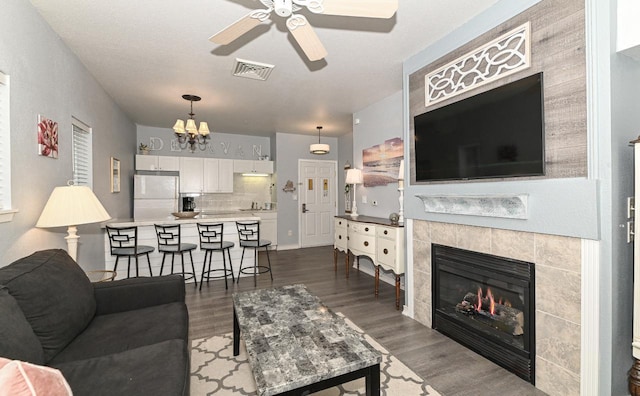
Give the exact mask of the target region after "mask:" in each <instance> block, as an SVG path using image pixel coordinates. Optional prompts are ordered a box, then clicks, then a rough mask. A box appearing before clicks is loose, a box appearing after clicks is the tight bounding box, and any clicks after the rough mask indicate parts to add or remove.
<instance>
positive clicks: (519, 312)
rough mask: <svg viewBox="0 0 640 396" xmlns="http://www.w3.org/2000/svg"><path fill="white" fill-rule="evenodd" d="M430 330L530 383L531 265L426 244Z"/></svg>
mask: <svg viewBox="0 0 640 396" xmlns="http://www.w3.org/2000/svg"><path fill="white" fill-rule="evenodd" d="M432 267H433V272H432V273H433V274H434V275H433V288H432V290H433V302H434V305H433V306H434V309H433V328H434V329H436V330H438V331H440V332H442V333H443V334H446V335H447V336H449V337H451V338H453V339H454V340H456V341H458V342H460V343H461V344H463V345H465V346H467V347H468V348H470V349H472V350H474V351H476V352H478V353H480V354H481V355H483V356H485V357H487V358H488V359H490V360H492V361H494V362H495V363H497V364H499V365H501V366H502V367H504V368H506V369H508V370H510V371H511V372H513V373H515V374H516V375H518V376H520V377H521V378H523V379H525V380H527V381H529V382H531V383H532V384H533V383H534V378H535V377H534V362H535V356H534V353H535V348H534V342H535V325H534V312H535V307H534V302H535V296H534V290H535V288H534V287H533V286H534V285H533V282H534V280H535V276H534V272H533V271H534V266H533V264H532V263H527V262H524V261H519V260H513V259H509V258H504V257H498V256H492V255H488V254H483V253H477V252H471V251H468V250H462V249H457V248H453V247H449V246H442V245H436V244H434V245H432Z"/></svg>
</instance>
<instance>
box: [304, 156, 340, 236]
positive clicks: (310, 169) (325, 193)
mask: <svg viewBox="0 0 640 396" xmlns="http://www.w3.org/2000/svg"><path fill="white" fill-rule="evenodd" d="M336 168H337V164H336V162H335V161H311V160H300V161H299V163H298V175H299V180H300V182H301V183H302V187H301V189H300V201H299V202H300V207H299V211H300V246H301V247H310V246H325V245H332V244H333V218H334V216H335V215H336V213H337V208H336V198H337V190H336V188H337V180H336Z"/></svg>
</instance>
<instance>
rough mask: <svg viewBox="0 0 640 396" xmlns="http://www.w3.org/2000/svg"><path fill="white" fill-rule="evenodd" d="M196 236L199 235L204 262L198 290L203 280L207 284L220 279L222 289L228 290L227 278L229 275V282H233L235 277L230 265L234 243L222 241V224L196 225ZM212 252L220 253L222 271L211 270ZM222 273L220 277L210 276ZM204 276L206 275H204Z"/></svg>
mask: <svg viewBox="0 0 640 396" xmlns="http://www.w3.org/2000/svg"><path fill="white" fill-rule="evenodd" d="M198 234H200V250H204V262H203V263H202V276H201V277H200V290H202V284H203V283H204V278H205V276H206V278H207V284H209V279H220V278H222V277H224V288H225V290H226V289H229V286H228V285H227V276H228V275H229V273H231V280H232V282H235V280H236V279H235V276H234V275H233V264H232V263H231V248H232V247H234V246H235V243H233V242H230V241H225V240H223V238H224V237H223V235H224V224H223V223H213V224H207V223H198ZM225 251H226V254H227V255H228V256H229V267H231V269H227V258H226V256H225ZM213 252H222V265H223V269H213V270H212V269H211V257H212V256H213ZM207 257H208V258H209V267H208V269H207ZM218 271H222V274H221V275H216V276H211V273H212V272H218ZM205 274H206V275H205Z"/></svg>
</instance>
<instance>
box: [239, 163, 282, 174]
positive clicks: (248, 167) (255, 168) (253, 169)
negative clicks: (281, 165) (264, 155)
mask: <svg viewBox="0 0 640 396" xmlns="http://www.w3.org/2000/svg"><path fill="white" fill-rule="evenodd" d="M233 172H234V173H266V174H268V175H270V174H272V173H273V161H252V160H233Z"/></svg>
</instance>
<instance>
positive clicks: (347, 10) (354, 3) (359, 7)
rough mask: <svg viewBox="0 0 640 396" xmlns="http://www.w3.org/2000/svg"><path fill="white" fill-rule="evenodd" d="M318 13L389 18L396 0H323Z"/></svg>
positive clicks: (395, 5)
mask: <svg viewBox="0 0 640 396" xmlns="http://www.w3.org/2000/svg"><path fill="white" fill-rule="evenodd" d="M320 8H321V10H318V11H314V9H312V7H309V10H310V11H312V12H317V13H319V14H326V15H343V16H353V17H366V18H391V17H392V16H393V14H395V13H396V11H397V10H398V0H324V1H323V2H322V6H321V7H320Z"/></svg>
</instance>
